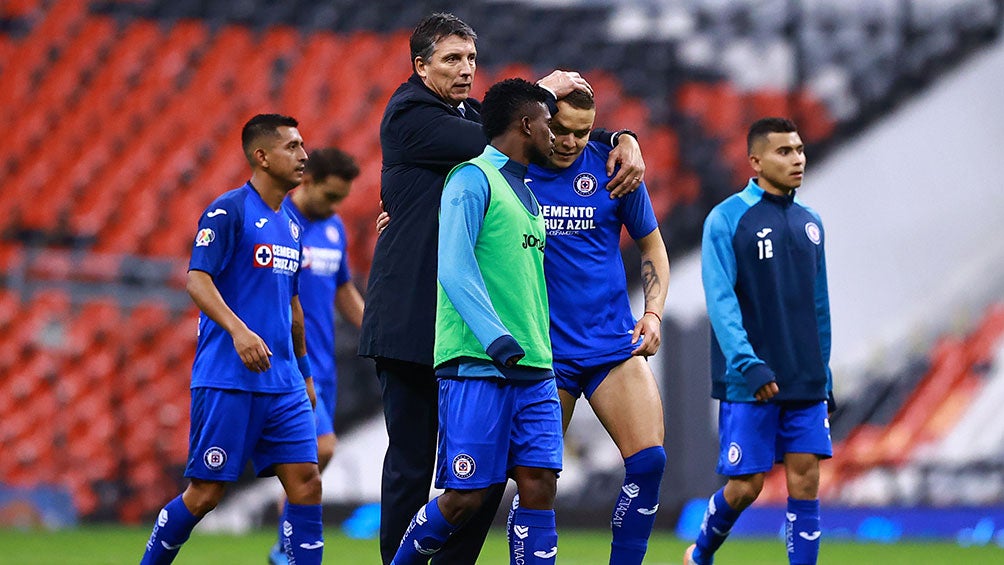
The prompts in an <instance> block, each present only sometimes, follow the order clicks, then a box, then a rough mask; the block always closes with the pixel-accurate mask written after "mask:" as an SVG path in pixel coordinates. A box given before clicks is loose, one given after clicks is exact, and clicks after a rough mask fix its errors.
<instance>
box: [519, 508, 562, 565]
mask: <svg viewBox="0 0 1004 565" xmlns="http://www.w3.org/2000/svg"><path fill="white" fill-rule="evenodd" d="M517 504H518V502H516V501H514V504H513V509H512V511H511V512H510V518H511V524H512V526H511V529H510V531H509V563H510V564H513V565H514V564H516V563H525V564H526V565H547V564H552V563H554V562H555V559H556V558H557V556H558V530H557V529H556V527H555V523H554V510H528V509H526V508H522V507H518V506H517Z"/></svg>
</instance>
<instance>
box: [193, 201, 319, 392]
mask: <svg viewBox="0 0 1004 565" xmlns="http://www.w3.org/2000/svg"><path fill="white" fill-rule="evenodd" d="M300 230H301V228H300V225H299V224H298V223H297V222H296V221H295V220H294V219H293V218H292V217H291V216H290V215H289V214H288V213H287V212H286V211H285V210H282V209H280V210H279V211H275V210H273V209H272V208H270V207H269V206H268V205H267V204H265V201H264V200H262V199H261V196H259V195H258V192H257V191H255V189H254V188H253V187H252V186H251V183H247V184H245V185H244V186H242V187H240V188H237V189H234V190H231V191H229V192H226V193H224V194H223V195H222V196H220V197H219V198H217V199H216V200H214V201H213V203H212V204H210V205H209V207H208V208H206V210H205V211H204V212H203V213H202V216H201V217H200V218H199V231H198V233H197V234H196V236H195V244H194V246H193V247H192V260H191V262H190V263H189V265H188V268H189V270H195V271H204V272H206V273H208V274H209V275H210V276H212V277H213V283H214V284H215V285H216V288H217V289H219V291H220V295H221V296H222V297H223V300H224V302H226V304H227V306H229V307H230V309H231V310H233V311H234V313H235V314H236V315H237V317H239V318H240V319H241V320H242V321H243V322H244V323H245V324H247V326H248V328H250V329H251V331H253V332H255V333H256V334H258V336H260V337H261V338H262V340H264V341H265V343H266V344H267V345H268V348H269V349H270V350H271V351H272V357H271V364H272V366H271V368H269V369H268V370H267V371H264V372H262V373H256V372H254V371H251V370H250V369H248V368H247V367H245V366H244V363H242V362H241V359H240V356H239V355H237V351H236V350H234V342H233V339H232V338H231V337H230V334H228V333H227V331H226V330H224V329H223V328H222V327H220V326H219V325H218V324H217V323H216V322H214V321H213V320H211V319H210V318H209V317H208V316H206V315H205V313H200V314H199V339H198V344H197V345H196V350H195V363H194V365H193V366H192V387H193V388H195V387H213V388H224V389H234V390H244V391H250V392H269V393H274V392H288V391H292V390H297V389H302V388H303V387H304V384H303V376H302V375H300V371H299V369H298V368H297V364H296V359H295V357H294V356H293V340H292V334H291V325H292V308H291V307H290V301H291V300H292V298H293V296H295V295H296V294H297V293H298V286H297V285H298V272H299V268H300V256H301V251H302V250H301V244H300Z"/></svg>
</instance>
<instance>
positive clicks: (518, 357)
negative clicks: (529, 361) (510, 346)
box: [505, 353, 526, 367]
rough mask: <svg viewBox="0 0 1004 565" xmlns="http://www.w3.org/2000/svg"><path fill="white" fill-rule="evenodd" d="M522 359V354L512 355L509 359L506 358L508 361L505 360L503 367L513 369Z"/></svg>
mask: <svg viewBox="0 0 1004 565" xmlns="http://www.w3.org/2000/svg"><path fill="white" fill-rule="evenodd" d="M523 357H526V355H524V354H523V353H520V354H518V355H513V356H512V357H510V358H508V359H506V360H505V366H506V367H515V366H516V363H519V362H520V360H522V359H523Z"/></svg>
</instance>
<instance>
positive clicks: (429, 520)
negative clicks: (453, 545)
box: [391, 497, 457, 565]
mask: <svg viewBox="0 0 1004 565" xmlns="http://www.w3.org/2000/svg"><path fill="white" fill-rule="evenodd" d="M456 529H457V526H454V525H453V524H451V523H449V522H447V521H446V518H445V517H443V513H442V512H441V511H440V510H439V497H436V498H434V499H432V500H431V501H430V502H429V503H428V504H426V505H425V506H423V507H421V508H419V509H418V513H417V514H415V516H414V517H413V518H412V519H411V524H409V525H408V529H407V531H405V532H404V539H402V540H401V546H400V547H398V548H397V553H395V554H394V560H393V561H391V565H416V564H418V565H421V564H424V563H428V562H429V557H431V556H432V555H433V554H435V553H436V552H437V551H439V550H440V549H442V548H443V544H445V543H446V540H447V539H449V537H450V535H451V534H453V532H454V531H455V530H456Z"/></svg>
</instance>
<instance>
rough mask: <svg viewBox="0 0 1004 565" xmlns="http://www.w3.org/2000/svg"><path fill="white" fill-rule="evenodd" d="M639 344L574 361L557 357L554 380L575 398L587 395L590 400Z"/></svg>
mask: <svg viewBox="0 0 1004 565" xmlns="http://www.w3.org/2000/svg"><path fill="white" fill-rule="evenodd" d="M638 345H639V344H634V345H632V346H631V348H630V349H627V350H625V351H618V352H616V353H612V354H609V355H604V356H602V357H594V358H590V359H587V360H584V361H574V360H571V359H555V360H554V362H553V365H554V380H555V382H556V383H557V385H558V388H560V389H561V390H563V391H566V392H567V393H568V394H571V395H572V397H573V398H578V397H580V396H583V395H585V397H586V400H589V398H590V397H592V396H593V393H594V392H596V389H597V388H598V387H599V386H600V383H602V382H603V379H605V378H607V375H609V374H610V371H612V370H613V369H614V367H616V366H617V365H620V364H621V363H623V362H625V361H627V360H628V359H630V358H631V351H633V350H634V348H635V347H638Z"/></svg>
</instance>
